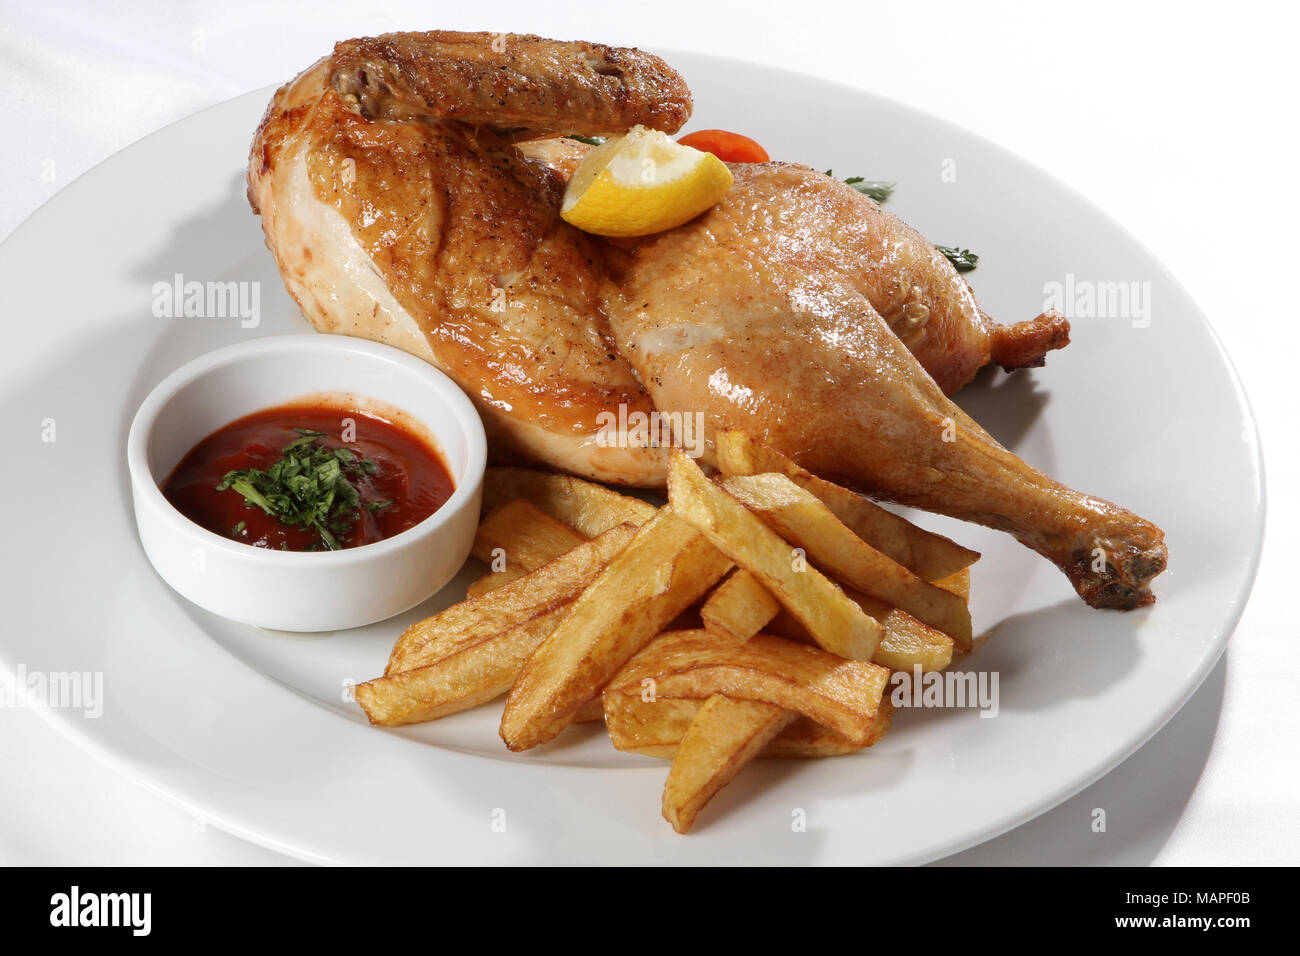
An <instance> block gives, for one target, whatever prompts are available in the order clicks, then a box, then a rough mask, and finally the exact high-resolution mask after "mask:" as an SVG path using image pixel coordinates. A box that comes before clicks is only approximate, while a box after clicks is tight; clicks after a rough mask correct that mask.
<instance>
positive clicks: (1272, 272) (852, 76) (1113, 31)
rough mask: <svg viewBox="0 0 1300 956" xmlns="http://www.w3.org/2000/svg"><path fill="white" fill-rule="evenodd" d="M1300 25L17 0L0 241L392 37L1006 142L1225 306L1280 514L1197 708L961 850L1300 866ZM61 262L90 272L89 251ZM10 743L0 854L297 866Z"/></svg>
mask: <svg viewBox="0 0 1300 956" xmlns="http://www.w3.org/2000/svg"><path fill="white" fill-rule="evenodd" d="M358 7H361V8H364V9H365V10H366V11H368V12H364V13H360V12H357V8H358ZM1294 10H1295V7H1294V5H1292V4H1283V3H1277V4H1262V3H1246V2H1236V3H1232V4H1228V5H1224V4H1222V3H1216V4H1213V5H1211V4H1204V5H1201V4H1196V3H1170V4H1144V3H1138V2H1133V0H1129V2H1122V3H1107V2H1102V3H1097V2H1092V3H1087V4H1060V5H1053V4H1047V3H1035V4H1029V3H1024V4H1017V3H998V2H990V0H980V2H970V0H965V2H958V3H950V2H927V3H917V2H908V3H898V2H890V3H875V2H870V0H867V2H854V3H851V4H835V3H826V2H821V3H819V2H814V0H804V2H800V3H790V2H788V0H787V2H782V3H773V2H762V0H746V2H744V3H714V2H705V0H693V2H678V0H657V2H654V3H647V2H630V3H629V2H609V0H607V2H604V3H583V4H580V3H574V2H563V3H553V4H549V5H548V4H539V3H536V2H532V3H522V2H512V0H494V2H492V3H468V4H467V3H445V2H438V0H421V2H409V3H399V2H369V3H365V4H357V3H355V2H350V3H343V2H338V0H316V2H311V3H285V4H280V5H277V4H270V3H265V2H262V3H251V2H236V0H224V2H220V3H193V2H178V3H161V2H159V3H156V4H144V3H139V4H131V3H97V4H90V3H86V4H75V3H53V2H45V3H39V4H33V3H26V2H25V3H21V4H20V3H17V2H8V0H6V2H4V3H0V89H3V90H4V93H5V106H6V113H7V116H6V118H5V124H4V128H5V133H4V139H3V148H2V149H0V182H3V184H4V190H3V193H2V194H0V195H2V196H3V199H2V200H0V236H7V235H9V233H10V232H12V230H13V229H14V228H16V227H17V226H18V225H19V223H21V222H22V220H23V219H24V218H25V217H27V216H28V215H29V214H30V213H32V212H33V211H34V210H35V209H36V208H37V207H38V206H39V205H40V204H41V203H42V202H44V201H45V200H46V199H47V198H49V197H50V196H51V195H53V194H54V193H55V192H56V191H57V190H58V189H59V188H61V187H62V186H64V185H66V184H67V183H68V182H70V181H71V180H72V179H74V178H75V177H77V176H78V175H79V174H81V173H82V172H85V171H86V170H87V169H89V168H90V167H91V166H93V165H95V164H96V163H97V162H99V161H100V160H102V159H104V158H105V157H107V156H109V155H110V154H112V153H113V152H115V151H117V150H119V149H121V148H123V147H124V146H127V145H129V144H130V143H132V142H134V141H135V140H137V139H139V138H140V137H142V136H144V135H146V134H147V133H150V132H152V131H153V130H155V129H157V128H158V127H160V126H163V125H165V124H167V123H170V122H172V121H173V120H177V119H180V118H181V117H184V116H186V115H188V114H189V113H192V112H194V111H195V110H198V109H201V108H203V107H205V106H209V105H211V104H214V103H218V102H221V101H222V100H226V99H229V98H231V97H233V96H236V95H238V94H240V93H244V92H247V91H248V90H252V89H256V88H259V87H262V86H265V85H267V84H270V83H278V82H282V81H283V80H285V79H287V78H288V77H290V76H291V75H292V74H294V73H296V72H297V71H298V70H299V69H301V68H302V67H303V66H305V65H306V64H308V63H309V62H311V61H312V60H314V59H316V58H317V57H319V56H321V55H322V54H324V53H327V52H328V51H329V49H330V47H331V45H332V44H333V42H334V41H335V40H338V39H343V38H346V37H351V36H361V35H367V34H374V33H380V32H384V31H388V30H398V29H406V30H414V29H432V28H455V29H485V30H500V31H514V32H534V33H540V34H544V35H548V36H553V37H557V38H563V39H575V38H581V39H590V40H599V41H602V42H606V43H614V44H622V45H637V46H642V47H648V48H651V49H663V48H669V49H671V48H677V49H688V50H697V51H701V52H708V53H715V54H720V55H724V56H731V57H738V58H744V59H751V60H758V61H761V62H764V63H769V64H772V65H775V66H781V67H785V68H788V69H793V70H797V71H801V72H805V73H809V74H813V75H817V76H821V77H825V78H829V79H834V80H839V81H842V82H845V83H849V84H853V85H855V86H859V87H862V88H864V89H867V90H870V91H872V92H875V93H878V94H881V95H884V96H887V97H891V98H893V99H896V100H900V101H902V102H904V103H907V104H909V105H911V106H914V107H917V108H919V109H922V110H925V111H928V112H930V113H933V114H936V115H938V116H941V117H943V118H944V119H947V120H950V121H952V122H955V123H958V124H960V125H962V126H964V127H966V128H968V129H970V130H973V131H975V132H977V133H979V134H981V135H983V136H985V137H987V138H989V139H992V140H994V141H996V142H998V143H1000V144H1002V145H1004V146H1006V147H1008V148H1010V149H1012V150H1014V151H1015V152H1018V153H1020V154H1022V155H1023V156H1025V157H1027V158H1028V159H1030V160H1031V161H1033V162H1034V163H1037V164H1038V165H1039V166H1042V167H1044V168H1045V169H1047V170H1049V171H1050V172H1052V173H1053V174H1055V175H1056V176H1057V177H1059V178H1060V179H1062V180H1064V181H1066V182H1067V183H1069V184H1070V185H1072V186H1073V187H1075V188H1076V189H1078V190H1080V191H1081V192H1083V193H1084V194H1086V195H1087V196H1089V197H1091V198H1092V199H1094V200H1095V201H1096V202H1098V203H1099V204H1100V205H1101V206H1103V207H1104V208H1105V209H1107V210H1108V211H1109V212H1110V213H1111V214H1112V215H1114V216H1115V217H1116V218H1117V219H1118V220H1119V221H1120V222H1122V223H1123V224H1124V225H1125V226H1127V227H1128V228H1129V229H1130V230H1131V231H1132V232H1133V233H1135V234H1136V235H1137V236H1138V237H1139V238H1140V239H1141V240H1142V241H1143V242H1145V243H1146V245H1147V246H1149V247H1150V248H1151V249H1152V250H1153V251H1154V252H1155V254H1156V256H1157V257H1158V258H1159V259H1161V260H1162V261H1163V262H1164V263H1165V264H1166V265H1167V266H1168V268H1169V269H1170V271H1171V272H1172V273H1173V274H1174V275H1175V276H1176V277H1177V278H1178V280H1179V281H1181V282H1182V283H1183V284H1184V285H1185V286H1186V287H1187V288H1188V289H1189V290H1190V291H1191V293H1192V295H1193V297H1194V298H1195V299H1196V300H1197V301H1198V302H1199V303H1200V305H1201V306H1202V308H1203V309H1204V310H1205V312H1206V313H1207V314H1208V315H1209V316H1210V319H1211V322H1212V323H1213V325H1214V327H1215V329H1216V330H1217V332H1218V334H1219V335H1220V336H1221V338H1222V339H1223V340H1224V342H1225V344H1226V346H1227V349H1228V351H1229V353H1230V354H1231V355H1232V356H1233V358H1234V360H1235V362H1236V365H1237V368H1238V370H1239V372H1240V373H1241V376H1242V378H1243V379H1244V381H1245V383H1246V388H1247V391H1248V392H1249V395H1250V398H1251V401H1252V404H1253V406H1254V409H1255V414H1256V416H1257V417H1258V419H1259V423H1260V429H1261V432H1262V435H1263V441H1264V447H1265V454H1266V465H1267V478H1268V485H1269V489H1270V501H1269V525H1268V535H1267V541H1266V544H1265V553H1264V560H1263V564H1262V568H1261V571H1260V575H1259V579H1258V582H1257V584H1256V587H1255V592H1254V597H1253V598H1252V600H1251V602H1250V605H1249V607H1248V608H1247V610H1246V614H1245V617H1244V619H1243V620H1242V622H1241V625H1240V627H1239V628H1238V630H1237V633H1236V635H1235V636H1234V637H1233V639H1232V641H1231V642H1230V644H1229V647H1228V650H1227V653H1226V655H1225V657H1224V659H1223V661H1221V662H1220V664H1219V666H1218V667H1217V668H1216V669H1215V670H1214V671H1213V672H1212V674H1211V675H1210V677H1209V679H1208V680H1207V681H1206V683H1205V685H1204V686H1203V687H1202V688H1201V689H1200V691H1199V692H1198V693H1197V694H1196V695H1195V697H1194V698H1193V699H1192V700H1191V701H1190V702H1189V703H1188V704H1187V706H1186V707H1185V708H1184V709H1183V710H1182V712H1181V713H1180V714H1179V715H1178V716H1177V717H1175V718H1174V720H1173V721H1172V722H1171V723H1170V724H1169V725H1168V726H1167V727H1166V728H1165V730H1164V731H1162V732H1161V733H1160V734H1159V735H1157V736H1156V737H1155V738H1154V739H1153V740H1152V741H1151V742H1150V743H1148V744H1147V746H1145V747H1144V748H1143V749H1142V750H1140V751H1139V752H1138V753H1137V754H1135V755H1134V756H1133V757H1132V758H1130V759H1129V760H1128V761H1127V762H1125V763H1124V764H1123V765H1122V766H1120V767H1119V768H1118V769H1116V770H1115V771H1114V772H1112V773H1111V774H1110V775H1109V776H1107V777H1106V778H1104V779H1103V780H1101V781H1100V782H1098V783H1097V784H1095V785H1094V786H1092V787H1090V788H1089V789H1088V790H1086V791H1084V792H1083V793H1082V794H1080V795H1079V796H1077V797H1076V798H1074V799H1073V800H1070V801H1068V802H1067V803H1065V804H1064V805H1062V806H1061V807H1059V808H1057V809H1056V810H1054V811H1052V812H1050V813H1048V814H1046V815H1044V816H1043V817H1040V818H1039V819H1037V820H1035V821H1033V822H1031V823H1029V824H1027V825H1026V826H1024V827H1021V828H1020V829H1019V830H1016V831H1014V832H1012V833H1010V834H1007V835H1005V836H1003V837H1000V838H998V839H996V840H993V841H991V842H989V843H987V844H984V845H983V846H981V847H977V848H975V849H973V850H970V851H967V852H965V853H962V854H959V855H958V856H956V857H952V858H950V859H951V862H956V863H995V864H1005V863H1102V864H1109V863H1139V864H1141V863H1157V864H1210V865H1224V864H1263V863H1274V864H1296V863H1300V762H1298V761H1297V759H1296V758H1297V747H1296V743H1295V741H1296V734H1297V730H1296V718H1297V711H1298V705H1297V692H1296V688H1297V684H1298V682H1300V666H1298V665H1297V653H1296V645H1297V640H1298V639H1300V634H1298V633H1297V632H1298V631H1300V628H1297V624H1296V610H1295V605H1296V601H1297V586H1296V582H1297V581H1300V562H1298V561H1297V556H1296V552H1297V549H1296V547H1295V546H1293V543H1292V542H1291V541H1290V535H1291V534H1294V533H1295V532H1296V531H1297V520H1296V518H1297V512H1300V505H1298V504H1297V501H1296V489H1297V488H1300V467H1298V464H1300V462H1298V460H1297V455H1296V451H1295V428H1296V423H1295V417H1296V413H1295V411H1294V400H1293V389H1294V387H1295V384H1296V378H1297V374H1296V372H1297V370H1296V362H1297V356H1298V355H1300V333H1298V332H1297V327H1298V326H1300V314H1298V313H1300V309H1298V308H1297V305H1296V301H1295V300H1294V299H1292V298H1291V295H1292V289H1291V287H1290V282H1291V281H1293V279H1294V277H1295V276H1296V274H1297V271H1300V270H1297V262H1298V261H1300V224H1297V222H1296V218H1297V215H1296V214H1297V212H1298V211H1300V203H1297V201H1296V200H1297V179H1296V170H1295V166H1296V163H1297V155H1296V146H1297V136H1296V129H1297V119H1296V117H1297V113H1298V112H1300V109H1298V108H1297V100H1298V99H1300V82H1298V80H1300V76H1298V71H1297V68H1296V60H1297V57H1298V56H1300V53H1298V52H1297V50H1296V47H1295V44H1296V37H1297V35H1300V33H1298V28H1300V18H1297V15H1296V13H1295V12H1294ZM844 122H845V123H851V122H853V118H852V117H849V116H846V117H844ZM825 134H826V135H827V136H834V135H835V130H834V129H827V130H826V131H825ZM1061 228H1068V224H1065V223H1063V224H1061ZM67 268H68V270H69V272H70V275H69V279H70V280H75V270H76V263H74V262H69V263H67ZM11 347H13V346H12V345H11ZM19 347H21V345H19ZM1174 372H1175V373H1176V370H1174ZM1136 413H1138V414H1143V413H1147V414H1159V413H1160V410H1159V409H1147V410H1136ZM1205 507H1207V508H1212V507H1214V502H1213V501H1207V502H1205ZM0 754H3V755H4V756H3V759H4V766H5V774H4V782H3V784H2V785H0V863H5V864H60V863H61V864H126V863H180V864H213V863H217V864H221V863H271V864H274V863H288V862H292V861H289V860H287V859H286V858H284V857H281V856H279V855H278V854H276V853H274V852H271V851H269V850H265V849H262V848H259V847H255V846H252V845H250V844H246V843H244V842H242V841H241V840H239V839H237V838H235V837H231V836H228V835H226V834H224V833H221V832H220V831H216V830H213V829H211V828H208V829H206V830H205V829H202V828H201V827H199V826H198V825H197V824H195V823H194V821H193V820H192V819H191V818H190V816H189V815H188V814H187V813H185V812H184V811H182V810H179V809H177V808H175V807H173V806H172V805H171V804H170V803H168V802H167V801H166V800H164V799H163V798H161V797H160V796H158V795H156V794H154V793H151V792H149V791H147V790H146V789H144V788H143V787H141V786H139V785H137V784H135V783H132V782H130V781H128V780H126V779H125V778H122V777H119V776H118V775H116V774H115V773H114V772H112V771H110V770H108V769H107V768H105V767H103V766H101V765H99V764H98V763H96V762H95V760H94V759H93V758H91V757H89V756H87V755H85V754H83V753H81V752H80V751H78V750H77V749H76V748H75V747H74V746H73V745H71V744H69V743H67V742H66V741H64V740H63V739H62V738H61V737H59V736H58V734H57V733H56V732H55V731H53V730H52V729H50V728H49V727H47V726H46V725H45V724H44V723H43V722H42V721H41V720H40V718H39V717H38V716H37V715H36V714H34V713H32V712H30V711H27V710H22V709H17V710H15V709H7V710H4V711H0ZM1094 807H1102V808H1105V809H1106V811H1107V815H1108V823H1109V826H1108V830H1107V832H1106V833H1104V834H1095V833H1092V832H1091V830H1090V828H1089V822H1090V819H1091V811H1092V809H1093V808H1094Z"/></svg>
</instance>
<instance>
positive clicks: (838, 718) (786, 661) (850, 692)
mask: <svg viewBox="0 0 1300 956" xmlns="http://www.w3.org/2000/svg"><path fill="white" fill-rule="evenodd" d="M888 677H889V671H888V670H887V669H886V668H884V667H880V666H878V665H876V664H872V663H869V662H867V661H852V660H845V659H844V658H841V657H837V656H836V655H834V654H830V653H828V652H826V651H823V650H821V649H820V648H817V647H813V646H811V645H807V644H799V643H796V642H794V641H790V640H786V639H785V638H782V637H775V636H773V635H770V634H756V635H755V636H754V637H752V638H750V639H749V640H748V641H746V642H745V643H744V644H737V643H736V642H735V641H732V640H730V639H728V638H723V637H718V636H717V635H715V634H710V633H709V632H708V631H705V630H702V629H701V630H694V631H670V632H667V633H665V634H661V635H660V636H659V637H657V638H655V640H654V641H652V642H651V643H650V644H649V645H648V646H647V647H646V648H645V649H644V650H643V651H642V652H641V653H639V654H637V655H636V656H635V657H633V658H632V659H631V660H630V661H628V663H627V664H626V665H625V666H624V667H623V669H622V670H620V671H619V672H618V673H617V674H616V675H614V677H613V678H612V679H611V680H610V681H609V684H608V686H607V687H606V688H605V713H606V715H608V714H610V712H611V708H615V709H616V708H617V706H618V703H617V702H613V703H611V701H610V695H611V694H625V695H630V696H633V697H640V696H642V695H645V696H647V697H650V698H654V699H656V700H658V699H660V698H664V697H669V698H677V697H687V698H692V699H700V698H708V697H711V696H713V695H714V694H725V695H726V696H728V697H732V698H735V699H738V700H757V701H761V702H763V703H767V704H772V705H774V706H777V707H781V708H783V709H785V710H793V711H797V712H798V713H800V714H803V715H804V716H805V717H808V718H809V719H810V720H813V721H816V722H817V723H819V724H821V725H822V726H823V727H828V728H830V729H831V730H834V731H837V732H838V733H840V734H841V735H843V736H844V737H847V738H848V739H849V740H850V741H852V742H853V743H855V744H865V743H867V742H868V741H869V740H870V739H871V735H872V725H873V723H874V722H875V718H876V713H877V711H878V709H879V706H880V701H881V696H882V694H883V693H884V689H885V683H886V681H887V679H888Z"/></svg>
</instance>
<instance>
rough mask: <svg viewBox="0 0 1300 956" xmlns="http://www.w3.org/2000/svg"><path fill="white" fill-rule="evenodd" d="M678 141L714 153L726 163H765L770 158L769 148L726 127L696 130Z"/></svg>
mask: <svg viewBox="0 0 1300 956" xmlns="http://www.w3.org/2000/svg"><path fill="white" fill-rule="evenodd" d="M677 142H679V143H681V144H682V145H683V146H691V147H694V148H695V149H699V150H703V151H704V152H706V153H712V154H713V155H714V156H716V157H718V159H720V160H722V161H723V162H724V163H765V162H767V161H768V159H770V157H769V156H768V155H767V150H765V149H764V148H763V147H762V146H760V145H758V143H756V142H755V141H754V140H752V139H750V138H749V137H748V136H741V135H740V134H739V133H732V132H730V131H729V130H725V129H700V130H696V131H695V132H694V133H687V134H686V135H685V136H683V137H682V138H681V139H679V140H678V141H677Z"/></svg>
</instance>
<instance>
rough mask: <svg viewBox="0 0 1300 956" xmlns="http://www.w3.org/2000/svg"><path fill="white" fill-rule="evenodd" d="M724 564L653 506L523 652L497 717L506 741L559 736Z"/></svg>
mask: <svg viewBox="0 0 1300 956" xmlns="http://www.w3.org/2000/svg"><path fill="white" fill-rule="evenodd" d="M557 560H558V559H557ZM730 567H731V562H730V561H729V560H727V558H725V557H724V556H723V555H722V554H721V553H719V551H718V550H717V549H716V548H714V547H713V545H711V544H710V543H709V542H708V540H707V539H706V538H704V536H702V535H701V534H699V533H698V532H697V531H696V530H695V529H694V528H692V527H691V526H690V525H688V524H686V523H685V522H684V521H681V520H679V519H678V518H677V517H676V516H675V515H674V514H673V513H672V512H671V511H669V510H668V509H663V510H661V511H660V512H659V513H658V514H656V515H655V517H654V518H652V519H651V520H650V521H648V522H646V523H645V524H644V525H643V526H642V527H641V529H640V531H638V533H637V536H636V537H635V538H634V539H633V540H632V542H631V543H630V544H629V545H628V546H627V547H626V548H625V549H623V551H622V552H621V553H620V554H619V555H618V556H617V557H616V558H614V559H613V560H611V561H610V562H609V564H608V565H607V566H606V567H605V568H604V570H603V571H601V573H600V574H599V575H598V576H597V577H596V578H595V580H593V581H592V582H591V584H590V586H588V587H587V589H586V590H585V591H583V592H582V594H581V595H579V597H578V598H577V599H576V600H575V601H574V602H573V604H572V606H571V608H570V610H569V613H568V614H567V615H566V616H565V618H564V620H563V621H561V622H560V625H559V626H558V627H557V628H556V629H555V630H554V631H553V632H552V633H551V635H550V636H549V637H547V638H546V640H544V641H543V642H542V643H541V644H540V645H539V646H538V647H537V650H536V651H534V652H533V654H532V655H531V656H530V657H529V659H528V661H527V663H526V664H525V665H524V667H523V669H522V671H521V672H520V674H519V678H518V680H517V681H515V684H514V686H513V687H512V688H511V690H510V695H509V697H507V698H506V706H505V712H504V714H502V717H501V739H502V740H504V741H505V743H506V746H507V747H509V748H510V749H511V750H527V749H529V748H530V747H536V746H537V745H538V744H542V743H545V742H546V741H548V740H550V739H552V738H553V737H555V736H556V735H557V734H559V733H560V731H562V730H563V729H564V728H565V727H566V726H568V724H569V723H571V722H572V721H573V718H574V715H575V713H576V712H577V711H578V709H579V708H580V707H582V705H584V704H586V703H587V702H588V701H589V700H591V699H593V698H595V697H596V696H598V695H599V694H600V691H601V688H603V687H604V686H605V684H606V683H607V682H608V681H609V679H610V678H611V677H612V676H613V675H614V673H615V672H616V671H618V669H619V668H620V667H622V666H623V665H624V663H626V662H627V660H628V659H629V658H630V657H632V655H634V654H635V653H636V652H637V651H639V650H640V649H641V648H642V647H644V646H645V644H646V643H647V642H648V641H650V639H651V638H653V637H654V636H655V634H657V633H658V632H659V631H660V630H661V629H662V628H663V627H664V626H665V625H667V624H668V623H669V622H670V621H672V620H673V619H674V618H675V617H677V615H679V614H681V613H682V612H683V611H684V610H686V608H688V607H690V606H691V604H693V603H694V602H695V601H696V599H697V598H699V597H700V596H701V595H703V594H704V593H705V592H706V591H707V590H708V589H709V588H710V587H712V586H713V584H714V583H715V582H716V581H717V580H718V579H719V578H721V577H722V576H723V575H724V574H726V573H727V571H728V569H729V568H730ZM514 586H515V585H507V587H514Z"/></svg>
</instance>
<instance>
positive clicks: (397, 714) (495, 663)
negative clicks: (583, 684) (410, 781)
mask: <svg viewBox="0 0 1300 956" xmlns="http://www.w3.org/2000/svg"><path fill="white" fill-rule="evenodd" d="M568 603H569V602H565V603H564V604H562V605H560V606H559V607H556V608H553V609H552V610H549V611H546V612H544V613H542V614H539V615H537V616H536V617H534V618H531V619H530V620H527V621H524V622H523V623H521V624H517V625H515V626H514V627H510V628H507V629H506V630H504V631H501V632H499V633H495V634H492V635H490V636H485V635H481V634H480V635H478V637H479V639H478V640H477V641H474V642H462V643H460V644H459V645H458V646H457V647H455V649H453V650H452V651H451V652H450V653H449V654H447V655H446V656H445V657H442V658H439V659H438V660H437V661H435V662H434V663H432V664H428V665H426V666H424V667H416V668H414V669H412V670H405V671H400V672H398V673H395V674H391V675H388V676H385V677H377V678H375V679H374V680H372V681H367V682H366V683H364V684H358V685H357V686H356V687H355V688H354V689H353V693H354V694H355V696H356V701H357V703H358V704H360V705H361V709H362V710H364V711H365V712H366V716H367V717H369V718H370V722H371V723H372V724H380V725H383V726H385V727H396V726H400V725H402V724H414V723H420V722H421V721H427V720H437V719H438V718H440V717H446V716H448V715H450V714H455V713H458V712H460V711H462V710H468V709H469V708H471V707H477V706H478V705H479V704H485V703H487V702H488V701H490V700H492V699H494V698H496V697H500V696H501V695H502V694H504V693H506V692H507V691H508V690H510V687H511V685H512V684H514V682H515V678H516V677H517V676H518V675H519V669H520V668H521V667H523V665H524V661H526V660H527V659H528V655H529V654H531V653H532V652H533V650H534V649H535V648H536V647H537V645H538V644H539V643H541V642H542V640H543V639H545V638H546V636H547V635H549V634H550V633H551V632H552V631H554V630H555V627H556V625H557V624H559V623H560V620H561V619H562V618H563V617H564V614H565V612H566V611H567V610H568Z"/></svg>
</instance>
